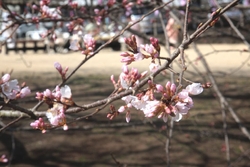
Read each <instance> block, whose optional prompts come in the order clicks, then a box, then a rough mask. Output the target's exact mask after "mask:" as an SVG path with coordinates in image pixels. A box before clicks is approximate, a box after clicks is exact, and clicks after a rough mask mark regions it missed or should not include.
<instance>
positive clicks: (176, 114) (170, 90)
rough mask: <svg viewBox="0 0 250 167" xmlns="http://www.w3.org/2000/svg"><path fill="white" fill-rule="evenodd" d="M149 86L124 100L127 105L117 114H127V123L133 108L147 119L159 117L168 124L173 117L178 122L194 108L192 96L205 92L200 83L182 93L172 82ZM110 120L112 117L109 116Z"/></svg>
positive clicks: (183, 90) (188, 87)
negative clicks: (169, 117) (159, 96)
mask: <svg viewBox="0 0 250 167" xmlns="http://www.w3.org/2000/svg"><path fill="white" fill-rule="evenodd" d="M148 84H149V87H148V89H146V90H145V91H143V92H141V93H138V94H137V95H135V96H134V95H128V96H125V97H123V98H122V100H123V101H124V102H125V103H126V104H125V105H123V106H121V107H120V108H119V109H118V111H117V112H119V113H120V112H126V121H127V122H129V121H130V118H131V108H133V107H134V108H135V109H137V110H141V111H142V112H143V113H144V115H145V117H155V116H157V117H158V118H163V120H164V122H166V121H167V119H168V116H171V117H172V118H173V119H174V120H175V121H176V122H178V121H180V120H181V119H182V117H183V115H186V114H187V113H188V111H189V110H190V109H191V108H192V107H193V100H192V98H191V97H190V95H198V94H200V93H202V91H203V86H202V85H201V84H200V83H192V84H191V85H188V86H187V87H186V88H185V89H182V90H181V91H178V90H177V89H176V85H175V84H174V83H172V84H171V83H170V82H167V84H166V85H165V86H162V85H160V84H154V83H152V82H151V81H149V82H148ZM156 94H160V95H161V98H160V99H157V98H156V97H158V96H156ZM109 115H110V113H109ZM109 118H111V117H110V116H109ZM112 118H113V117H112Z"/></svg>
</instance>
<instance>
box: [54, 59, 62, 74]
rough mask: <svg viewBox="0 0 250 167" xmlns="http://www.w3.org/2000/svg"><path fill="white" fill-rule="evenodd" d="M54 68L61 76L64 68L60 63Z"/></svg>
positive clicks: (56, 63)
mask: <svg viewBox="0 0 250 167" xmlns="http://www.w3.org/2000/svg"><path fill="white" fill-rule="evenodd" d="M54 67H55V68H56V70H57V71H58V72H59V73H60V74H61V73H62V66H61V64H60V63H58V62H55V63H54Z"/></svg>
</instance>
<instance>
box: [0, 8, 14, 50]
mask: <svg viewBox="0 0 250 167" xmlns="http://www.w3.org/2000/svg"><path fill="white" fill-rule="evenodd" d="M9 9H10V10H11V11H14V7H12V6H9ZM1 16H2V20H3V22H2V24H1V31H3V30H5V29H6V28H7V27H8V26H10V25H11V24H12V21H11V20H10V19H9V13H8V12H7V11H5V10H1ZM13 29H14V27H11V28H8V29H7V30H5V31H4V32H3V34H2V36H1V37H0V41H5V40H6V42H7V45H8V47H9V48H14V47H15V40H16V34H15V32H14V33H13Z"/></svg>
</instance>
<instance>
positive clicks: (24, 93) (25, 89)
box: [20, 86, 30, 98]
mask: <svg viewBox="0 0 250 167" xmlns="http://www.w3.org/2000/svg"><path fill="white" fill-rule="evenodd" d="M20 94H21V95H20V97H21V98H23V97H25V96H27V95H28V94H30V89H29V87H28V86H26V87H24V88H22V89H21V91H20Z"/></svg>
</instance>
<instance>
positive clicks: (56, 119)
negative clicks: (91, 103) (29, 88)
mask: <svg viewBox="0 0 250 167" xmlns="http://www.w3.org/2000/svg"><path fill="white" fill-rule="evenodd" d="M36 98H37V99H38V100H43V101H44V102H46V103H47V104H48V106H49V109H48V111H47V113H46V117H47V118H48V120H49V122H50V124H51V125H52V126H63V129H64V130H67V129H68V126H67V125H66V118H65V111H66V110H67V109H68V108H69V107H71V106H74V102H73V101H72V94H71V89H70V87H69V86H67V85H65V86H63V87H61V88H60V87H59V86H56V88H55V90H54V91H50V90H49V89H46V90H45V91H44V92H37V93H36ZM30 126H32V127H34V128H35V129H40V130H42V132H43V133H44V132H45V131H46V129H47V127H49V126H50V125H47V124H45V123H44V121H43V119H42V118H39V119H38V120H36V121H35V122H32V123H31V124H30Z"/></svg>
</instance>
